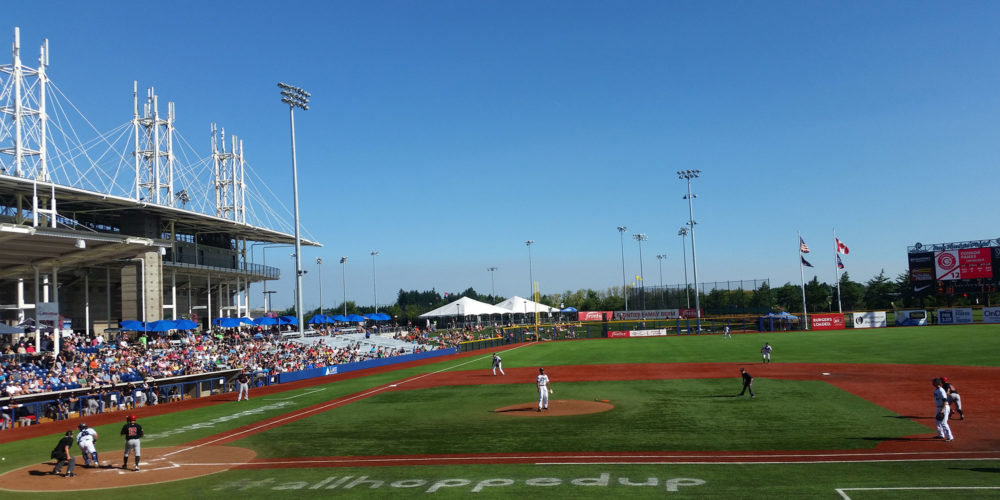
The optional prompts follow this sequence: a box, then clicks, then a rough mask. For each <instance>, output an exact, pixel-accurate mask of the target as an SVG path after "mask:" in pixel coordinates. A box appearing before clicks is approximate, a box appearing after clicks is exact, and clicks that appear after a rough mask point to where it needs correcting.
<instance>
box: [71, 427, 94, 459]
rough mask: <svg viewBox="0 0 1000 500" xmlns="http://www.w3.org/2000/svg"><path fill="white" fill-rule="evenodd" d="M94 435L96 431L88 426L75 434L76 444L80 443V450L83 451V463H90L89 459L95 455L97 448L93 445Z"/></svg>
mask: <svg viewBox="0 0 1000 500" xmlns="http://www.w3.org/2000/svg"><path fill="white" fill-rule="evenodd" d="M96 437H97V431H95V430H94V429H91V428H89V427H88V428H86V429H84V430H82V431H80V433H79V434H77V435H76V444H78V445H80V451H81V452H83V463H84V465H87V464H88V463H90V462H91V459H92V458H93V457H95V456H97V448H96V447H95V446H94V439H95V438H96ZM95 462H96V460H95ZM95 465H96V464H95Z"/></svg>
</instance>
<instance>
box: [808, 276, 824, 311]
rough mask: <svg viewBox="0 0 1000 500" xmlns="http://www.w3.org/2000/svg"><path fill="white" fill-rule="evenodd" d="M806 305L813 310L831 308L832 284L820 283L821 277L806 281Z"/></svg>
mask: <svg viewBox="0 0 1000 500" xmlns="http://www.w3.org/2000/svg"><path fill="white" fill-rule="evenodd" d="M806 305H807V306H809V310H810V311H811V312H817V311H829V310H830V285H827V284H826V283H820V282H819V278H817V277H816V276H813V279H812V280H810V281H809V282H808V283H806Z"/></svg>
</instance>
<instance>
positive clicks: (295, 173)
mask: <svg viewBox="0 0 1000 500" xmlns="http://www.w3.org/2000/svg"><path fill="white" fill-rule="evenodd" d="M278 88H280V89H281V102H283V103H285V104H287V105H288V118H289V121H290V123H291V129H292V199H293V202H294V205H295V317H296V319H297V320H298V322H299V325H298V326H299V338H304V337H305V331H304V329H303V328H304V326H303V323H304V321H302V275H303V274H305V273H303V272H302V239H301V237H300V236H299V167H298V164H297V163H296V161H295V108H299V109H301V110H302V111H306V110H308V109H309V98H310V97H311V96H312V94H310V93H309V92H306V91H305V90H302V89H300V88H298V87H293V86H291V85H288V84H285V83H281V82H278Z"/></svg>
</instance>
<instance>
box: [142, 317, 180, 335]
mask: <svg viewBox="0 0 1000 500" xmlns="http://www.w3.org/2000/svg"><path fill="white" fill-rule="evenodd" d="M176 329H177V323H174V322H173V321H170V320H169V319H161V320H159V321H154V322H152V323H150V324H148V325H146V330H147V331H150V332H169V331H170V330H176Z"/></svg>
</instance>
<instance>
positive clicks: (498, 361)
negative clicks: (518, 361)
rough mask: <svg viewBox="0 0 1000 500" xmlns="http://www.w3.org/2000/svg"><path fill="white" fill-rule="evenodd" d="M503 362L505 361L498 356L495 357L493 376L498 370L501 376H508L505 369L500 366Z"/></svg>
mask: <svg viewBox="0 0 1000 500" xmlns="http://www.w3.org/2000/svg"><path fill="white" fill-rule="evenodd" d="M501 361H503V359H501V358H500V356H497V355H496V354H494V355H493V375H496V374H497V370H500V375H506V373H504V372H503V367H502V366H500V362H501Z"/></svg>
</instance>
